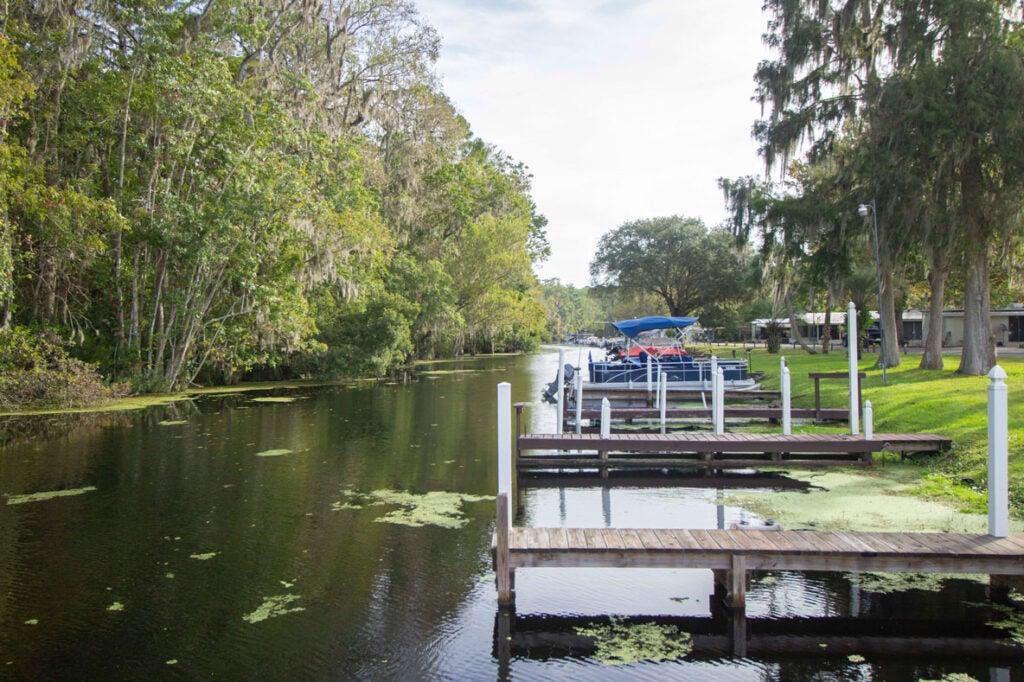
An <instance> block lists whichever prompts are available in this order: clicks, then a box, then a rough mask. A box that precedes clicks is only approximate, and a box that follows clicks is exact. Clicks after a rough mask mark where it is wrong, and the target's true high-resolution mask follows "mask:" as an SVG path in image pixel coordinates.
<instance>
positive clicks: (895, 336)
mask: <svg viewBox="0 0 1024 682" xmlns="http://www.w3.org/2000/svg"><path fill="white" fill-rule="evenodd" d="M878 321H879V325H878V329H879V332H880V333H881V335H882V337H881V338H882V351H881V352H880V353H879V354H878V364H879V366H881V365H882V364H883V363H884V365H885V366H886V367H899V366H900V364H901V363H902V359H901V358H900V336H899V332H898V331H897V329H896V297H895V296H894V287H893V277H892V270H890V269H889V268H885V269H883V270H882V300H881V301H879V302H878Z"/></svg>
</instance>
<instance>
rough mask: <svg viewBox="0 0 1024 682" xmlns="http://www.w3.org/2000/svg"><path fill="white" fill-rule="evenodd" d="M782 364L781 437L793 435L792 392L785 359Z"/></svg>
mask: <svg viewBox="0 0 1024 682" xmlns="http://www.w3.org/2000/svg"><path fill="white" fill-rule="evenodd" d="M782 362H783V364H782V435H784V436H790V435H792V434H793V416H792V415H793V411H792V398H791V392H792V391H791V388H790V377H789V367H787V366H786V364H785V358H783V361H782Z"/></svg>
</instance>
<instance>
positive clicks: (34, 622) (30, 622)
mask: <svg viewBox="0 0 1024 682" xmlns="http://www.w3.org/2000/svg"><path fill="white" fill-rule="evenodd" d="M25 625H39V619H38V618H29V619H28V620H26V621H25Z"/></svg>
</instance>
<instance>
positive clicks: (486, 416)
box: [0, 353, 1024, 680]
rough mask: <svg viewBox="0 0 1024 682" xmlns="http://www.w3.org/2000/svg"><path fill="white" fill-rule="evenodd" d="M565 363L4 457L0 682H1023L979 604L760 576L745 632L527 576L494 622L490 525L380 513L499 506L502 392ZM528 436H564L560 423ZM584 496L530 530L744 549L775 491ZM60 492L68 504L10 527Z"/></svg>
mask: <svg viewBox="0 0 1024 682" xmlns="http://www.w3.org/2000/svg"><path fill="white" fill-rule="evenodd" d="M557 362H558V361H557V355H553V354H550V353H548V354H541V355H537V356H531V357H518V358H514V357H505V358H491V359H482V360H467V361H465V362H459V363H439V364H437V365H436V366H433V367H431V368H430V369H433V370H436V372H428V373H426V374H425V375H424V376H423V377H422V378H421V379H420V380H419V381H418V382H416V383H413V384H410V385H407V386H360V387H350V388H329V389H318V390H313V389H310V390H306V391H298V392H295V391H278V392H272V393H265V392H261V393H246V394H240V395H225V396H221V397H208V398H203V399H201V400H197V401H195V402H192V403H185V404H179V405H175V406H170V407H163V408H158V409H151V410H149V411H146V412H140V413H131V414H125V415H118V416H116V417H114V418H110V419H108V420H106V421H105V423H103V424H102V425H98V426H97V425H92V426H88V425H85V424H83V425H82V426H80V427H79V428H77V429H76V430H74V431H73V432H71V434H70V435H64V436H60V437H52V436H51V437H45V438H44V437H37V438H35V439H33V440H31V441H29V442H28V443H25V442H21V443H20V444H10V445H7V446H6V447H3V448H0V493H2V494H3V495H4V496H6V500H5V502H6V503H4V504H0V678H3V679H31V680H36V679H131V680H145V679H258V680H278V679H308V680H320V679H335V680H351V679H360V680H418V679H428V680H489V679H498V678H507V679H515V680H546V679H573V680H592V679H608V680H633V679H698V680H700V679H703V680H723V679H724V680H805V679H815V680H918V679H941V678H942V677H943V676H944V675H950V674H953V673H962V674H969V675H970V676H972V677H973V678H974V679H977V680H1011V679H1024V675H1022V673H1021V658H1020V655H1019V649H1016V648H1014V647H1012V646H1009V645H1008V644H1006V642H1008V640H1007V635H1006V632H1005V631H1003V630H1000V629H997V628H993V627H991V626H987V625H986V624H985V623H986V621H992V620H994V619H1000V620H1001V619H1004V618H1005V617H1006V616H1004V615H999V613H997V612H996V611H995V610H994V607H993V606H992V605H991V604H990V602H989V601H988V588H987V586H986V585H985V584H984V583H979V582H976V581H971V580H967V579H950V580H946V581H944V582H943V583H942V586H941V589H940V590H938V591H926V590H922V589H904V590H901V591H896V592H886V591H884V590H882V589H881V588H879V587H878V584H879V583H877V582H872V581H869V580H867V579H866V578H864V577H857V576H843V575H832V574H808V575H804V574H764V575H755V576H754V583H753V585H752V587H751V591H750V592H749V593H748V608H747V616H748V618H747V620H745V621H742V622H740V621H737V620H736V619H735V618H732V617H731V616H730V615H729V614H728V613H727V612H725V611H724V610H723V609H721V608H720V606H719V605H718V602H717V600H716V599H715V598H714V597H713V596H712V595H713V592H714V585H713V582H712V578H711V573H710V571H701V570H665V569H662V570H602V569H592V570H576V569H531V570H523V571H520V572H519V575H517V581H516V586H517V592H518V596H517V610H516V612H515V613H514V614H512V615H511V616H510V617H505V616H502V615H501V614H500V613H499V612H498V610H497V607H496V599H495V591H494V583H493V573H492V571H491V566H490V541H491V532H492V529H493V514H494V503H493V500H492V499H484V500H479V499H472V498H470V499H468V500H465V501H463V502H462V503H461V505H460V506H457V507H456V508H455V511H457V512H459V515H458V517H457V518H456V519H455V521H454V523H455V524H459V523H462V524H463V525H460V526H458V527H445V526H443V525H434V524H429V525H423V526H418V527H417V526H409V525H400V524H396V523H391V522H388V520H387V519H386V518H384V517H385V516H386V515H387V514H388V513H390V512H394V511H402V510H403V509H406V508H407V507H406V506H403V505H401V504H397V503H396V501H395V500H390V501H389V502H388V503H386V504H375V502H378V503H379V502H381V501H386V500H383V497H381V495H382V494H378V497H374V496H373V495H374V493H375V491H408V492H410V493H416V494H424V493H430V492H451V493H461V494H465V495H470V496H491V495H493V494H494V488H495V487H496V478H497V474H496V465H495V439H496V436H495V425H494V422H495V390H496V389H495V387H496V384H497V383H498V382H499V381H509V382H511V383H512V399H513V401H524V402H527V401H528V402H533V403H536V402H537V398H538V397H539V395H540V391H541V388H542V386H543V385H544V384H546V383H547V382H548V381H550V380H551V379H552V377H553V375H554V372H555V369H556V367H557ZM454 370H462V371H454ZM267 397H281V398H284V397H293V398H295V400H294V401H292V402H268V401H265V400H262V399H264V398H267ZM527 418H528V420H529V428H530V429H531V430H550V429H551V428H552V427H553V419H554V414H553V412H552V408H549V407H545V406H542V405H540V404H534V405H532V406H531V407H530V408H529V409H528V410H527ZM16 430H19V431H22V432H27V430H28V427H25V426H24V425H19V426H18V427H16ZM593 483H594V481H592V480H586V479H580V480H576V479H570V480H566V479H562V480H561V481H551V480H545V479H538V480H531V481H528V482H526V483H524V485H523V501H524V505H523V515H522V518H521V520H520V522H521V523H524V524H533V525H567V526H583V527H587V526H590V527H600V526H618V527H634V526H637V527H640V526H649V527H672V526H679V527H691V528H713V527H716V526H718V525H721V524H723V523H739V522H752V523H757V522H758V521H759V520H758V519H756V518H754V517H752V516H751V515H749V514H747V513H746V512H743V511H741V510H738V509H732V508H727V507H725V506H723V505H722V504H721V498H720V490H719V487H718V486H722V485H740V486H744V487H751V486H753V487H760V488H762V489H763V490H764V492H765V494H770V493H771V489H772V488H774V487H776V486H784V485H788V484H789V483H787V481H785V480H775V481H771V480H759V479H753V478H751V477H746V478H743V477H740V478H735V477H734V478H731V479H728V480H722V481H715V480H707V479H700V480H687V479H682V478H679V477H673V476H663V477H661V478H656V479H654V480H637V479H626V480H622V481H615V482H614V483H613V484H612V485H606V486H600V485H597V486H595V485H593ZM57 490H63V491H66V492H69V493H76V492H77V493H79V494H74V495H71V494H69V495H66V496H61V497H54V498H52V499H45V500H37V501H27V502H24V503H15V502H18V501H19V498H18V497H16V496H18V495H24V494H30V493H39V492H48V491H57ZM431 499H432V498H431ZM441 521H442V523H445V522H446V521H445V519H444V517H442V518H441ZM448 523H449V525H452V523H451V522H448ZM882 582H883V583H885V580H883V581H882ZM1021 610H1022V609H1020V608H1015V609H1013V613H1014V614H1016V613H1019V612H1020V611H1021ZM611 618H615V619H616V622H617V623H618V624H620V625H630V624H640V623H651V622H653V623H656V624H658V625H665V626H673V627H676V628H678V630H680V631H683V632H687V633H690V634H691V636H692V641H693V651H692V652H691V653H690V654H689V655H688V656H687V657H685V658H684V659H682V660H679V661H673V662H660V663H656V662H644V663H638V664H634V665H628V666H604V665H601V664H600V663H598V662H597V660H596V657H595V646H594V643H593V640H592V639H590V638H588V637H585V636H582V635H581V634H580V633H579V632H578V629H579V628H587V627H594V626H596V625H601V624H608V623H610V622H611V621H610V619H611ZM738 643H739V644H738ZM962 679H963V678H962Z"/></svg>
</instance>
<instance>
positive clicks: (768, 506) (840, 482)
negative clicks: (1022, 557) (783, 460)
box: [725, 467, 1024, 533]
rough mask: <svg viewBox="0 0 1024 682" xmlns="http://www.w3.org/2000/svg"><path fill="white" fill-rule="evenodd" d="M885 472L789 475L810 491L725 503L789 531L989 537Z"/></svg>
mask: <svg viewBox="0 0 1024 682" xmlns="http://www.w3.org/2000/svg"><path fill="white" fill-rule="evenodd" d="M889 469H891V471H882V472H879V471H876V472H875V473H857V472H847V471H817V472H805V471H793V472H790V474H789V476H790V477H791V478H794V479H797V480H801V481H806V482H807V483H810V484H811V488H810V489H809V490H807V491H790V490H782V491H773V492H772V494H771V495H765V494H763V493H759V492H749V493H733V494H730V495H727V496H726V500H725V501H726V503H727V504H730V505H735V506H740V507H743V508H745V509H748V510H749V511H752V512H754V513H756V514H759V515H761V516H764V517H771V518H774V519H776V520H778V521H779V522H780V524H781V525H782V527H783V528H785V529H787V530H797V529H815V530H862V531H935V532H960V533H984V532H987V529H988V518H987V516H984V515H980V514H968V513H964V512H962V511H959V510H958V509H954V508H952V507H951V506H949V505H948V504H947V503H945V502H943V501H940V500H934V499H925V498H922V497H919V496H915V495H912V494H910V492H911V488H912V481H913V479H912V478H911V477H909V476H908V475H907V474H906V472H905V471H902V470H900V469H899V468H898V467H889ZM904 478H911V480H910V481H904V480H903V479H904ZM1011 525H1012V527H1013V528H1012V529H1013V530H1014V531H1015V532H1016V531H1019V530H1020V529H1021V528H1024V524H1022V523H1021V522H1019V521H1014V522H1011Z"/></svg>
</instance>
